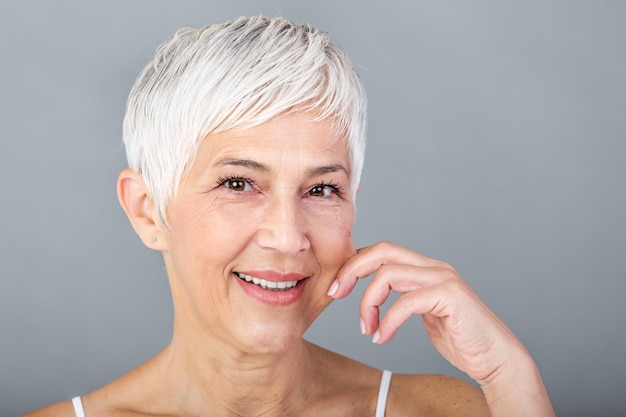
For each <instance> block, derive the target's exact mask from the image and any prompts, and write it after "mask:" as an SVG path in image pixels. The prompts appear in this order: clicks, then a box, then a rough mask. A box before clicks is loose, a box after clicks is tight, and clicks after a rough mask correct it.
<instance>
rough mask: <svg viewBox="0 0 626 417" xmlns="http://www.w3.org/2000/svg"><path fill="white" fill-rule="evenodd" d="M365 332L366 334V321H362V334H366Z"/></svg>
mask: <svg viewBox="0 0 626 417" xmlns="http://www.w3.org/2000/svg"><path fill="white" fill-rule="evenodd" d="M365 332H366V329H365V321H364V320H363V319H361V334H365Z"/></svg>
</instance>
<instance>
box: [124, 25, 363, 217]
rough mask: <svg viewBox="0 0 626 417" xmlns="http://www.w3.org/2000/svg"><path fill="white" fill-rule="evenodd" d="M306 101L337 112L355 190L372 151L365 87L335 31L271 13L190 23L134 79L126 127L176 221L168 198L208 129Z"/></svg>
mask: <svg viewBox="0 0 626 417" xmlns="http://www.w3.org/2000/svg"><path fill="white" fill-rule="evenodd" d="M303 111H312V112H314V114H316V115H317V119H319V120H323V119H330V120H332V121H333V126H334V128H335V131H336V133H337V135H338V136H339V137H341V138H343V140H345V142H346V146H347V149H348V153H349V155H350V156H349V157H350V167H349V169H350V176H351V193H352V197H353V198H354V196H355V194H356V190H357V187H358V184H359V179H360V175H361V170H362V167H363V160H364V157H365V112H366V96H365V91H364V88H363V85H362V83H361V80H360V78H359V76H358V74H357V72H356V70H355V69H354V67H353V66H352V64H351V62H350V60H349V59H348V57H347V55H346V54H345V52H344V51H343V50H342V49H341V48H340V47H338V46H337V45H336V44H334V43H333V42H332V41H331V40H330V38H329V36H328V34H327V33H326V32H324V31H321V30H318V29H316V28H314V27H312V26H310V25H308V24H304V25H296V24H294V23H293V22H291V21H289V20H287V19H285V18H280V17H279V18H268V17H265V16H256V17H250V18H247V17H241V18H238V19H235V20H231V21H228V22H226V23H222V24H216V25H211V26H207V27H205V28H202V29H195V28H183V29H180V30H179V31H178V32H177V33H176V34H175V35H174V36H173V37H172V38H171V39H170V40H168V41H166V42H165V43H163V44H162V45H161V46H160V47H159V48H158V49H157V51H156V54H155V56H154V58H153V59H152V60H151V61H150V62H149V63H148V65H147V66H146V67H145V68H144V69H143V71H142V72H141V73H140V74H139V77H138V78H137V80H136V82H135V84H134V86H133V88H132V89H131V92H130V95H129V98H128V103H127V108H126V115H125V117H124V128H123V135H124V145H125V148H126V155H127V158H128V164H129V167H130V168H132V169H134V170H135V171H136V172H138V173H139V174H140V175H141V177H142V179H143V181H144V183H145V184H146V187H147V189H148V192H149V193H150V194H151V196H152V198H153V199H154V202H155V209H156V211H157V213H156V214H157V217H158V221H159V222H160V224H161V225H166V226H167V225H168V222H167V210H166V208H167V205H168V204H169V203H170V202H171V201H172V200H173V199H175V198H176V195H177V192H178V185H179V183H180V181H181V179H182V177H183V175H184V173H185V171H186V169H187V168H189V166H191V164H192V163H193V161H194V159H195V156H196V153H197V148H198V145H199V143H200V142H201V141H202V139H204V138H205V137H206V136H207V135H208V134H211V133H218V132H223V131H226V130H229V129H232V128H249V127H254V126H257V125H260V124H262V123H264V122H267V121H269V120H270V119H272V118H274V117H276V116H279V115H282V114H287V113H293V112H303Z"/></svg>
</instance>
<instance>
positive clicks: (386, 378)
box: [72, 370, 391, 417]
mask: <svg viewBox="0 0 626 417" xmlns="http://www.w3.org/2000/svg"><path fill="white" fill-rule="evenodd" d="M390 384H391V372H390V371H387V370H385V371H383V376H382V377H381V379H380V389H379V390H378V401H377V402H376V416H375V417H385V408H386V406H387V394H388V393H389V385H390ZM72 405H74V414H76V417H85V410H84V409H83V403H82V401H81V400H80V397H74V398H72Z"/></svg>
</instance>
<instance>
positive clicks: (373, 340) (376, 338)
mask: <svg viewBox="0 0 626 417" xmlns="http://www.w3.org/2000/svg"><path fill="white" fill-rule="evenodd" d="M378 339H380V331H379V330H376V333H374V336H372V343H378Z"/></svg>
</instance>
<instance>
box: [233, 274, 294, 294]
mask: <svg viewBox="0 0 626 417" xmlns="http://www.w3.org/2000/svg"><path fill="white" fill-rule="evenodd" d="M236 274H237V276H238V277H239V278H241V279H245V280H246V281H248V282H252V283H253V284H256V285H259V286H260V287H261V288H263V289H266V290H286V289H289V288H291V287H295V286H296V284H298V281H297V280H294V281H278V282H277V281H266V280H264V279H263V278H257V277H253V276H252V275H246V274H242V273H240V272H237V273H236Z"/></svg>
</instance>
